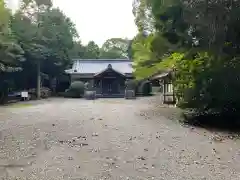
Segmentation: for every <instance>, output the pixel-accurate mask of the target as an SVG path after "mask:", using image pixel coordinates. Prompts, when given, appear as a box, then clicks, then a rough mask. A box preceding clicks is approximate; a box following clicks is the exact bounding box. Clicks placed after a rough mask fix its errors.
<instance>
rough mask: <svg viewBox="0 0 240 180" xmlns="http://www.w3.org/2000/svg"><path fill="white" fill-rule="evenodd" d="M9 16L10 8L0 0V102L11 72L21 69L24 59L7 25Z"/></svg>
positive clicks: (3, 96) (10, 82) (4, 94)
mask: <svg viewBox="0 0 240 180" xmlns="http://www.w3.org/2000/svg"><path fill="white" fill-rule="evenodd" d="M10 18H11V12H10V10H9V9H7V8H6V7H5V4H4V1H3V0H0V103H2V102H3V100H4V99H5V96H6V95H7V93H8V90H9V88H10V86H11V85H12V80H11V79H12V77H11V75H12V72H15V71H19V70H21V67H20V63H21V62H22V61H23V60H24V57H23V53H24V52H23V50H22V48H21V47H20V46H19V45H18V44H17V42H16V40H15V39H14V36H13V34H12V31H11V29H10V27H9V22H10ZM10 77H11V78H10Z"/></svg>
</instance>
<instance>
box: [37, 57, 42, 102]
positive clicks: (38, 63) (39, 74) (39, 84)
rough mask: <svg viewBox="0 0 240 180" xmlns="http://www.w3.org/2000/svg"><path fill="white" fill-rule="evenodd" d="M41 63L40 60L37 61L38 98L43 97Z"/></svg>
mask: <svg viewBox="0 0 240 180" xmlns="http://www.w3.org/2000/svg"><path fill="white" fill-rule="evenodd" d="M40 69H41V65H40V61H38V62H37V89H36V94H37V99H40V98H41V70H40Z"/></svg>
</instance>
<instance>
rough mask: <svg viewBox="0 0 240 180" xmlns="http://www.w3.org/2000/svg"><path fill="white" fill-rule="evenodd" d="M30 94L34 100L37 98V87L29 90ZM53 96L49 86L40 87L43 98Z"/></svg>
mask: <svg viewBox="0 0 240 180" xmlns="http://www.w3.org/2000/svg"><path fill="white" fill-rule="evenodd" d="M28 93H29V95H30V96H31V99H32V100H34V99H36V98H37V89H36V88H33V89H29V90H28ZM50 96H51V89H49V88H47V87H42V88H41V89H40V97H41V98H44V99H45V98H48V97H50Z"/></svg>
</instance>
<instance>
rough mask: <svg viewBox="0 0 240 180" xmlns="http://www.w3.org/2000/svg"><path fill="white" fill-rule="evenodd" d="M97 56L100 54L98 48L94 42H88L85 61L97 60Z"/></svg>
mask: <svg viewBox="0 0 240 180" xmlns="http://www.w3.org/2000/svg"><path fill="white" fill-rule="evenodd" d="M99 54H100V48H99V46H98V45H97V44H96V43H95V42H94V41H90V42H89V43H88V44H87V46H86V50H85V54H84V58H85V59H98V58H99Z"/></svg>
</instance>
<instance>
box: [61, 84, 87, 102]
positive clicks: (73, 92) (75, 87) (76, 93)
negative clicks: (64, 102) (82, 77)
mask: <svg viewBox="0 0 240 180" xmlns="http://www.w3.org/2000/svg"><path fill="white" fill-rule="evenodd" d="M84 89H85V86H84V83H83V82H82V81H74V82H72V83H71V85H70V87H69V89H67V90H66V91H65V97H72V98H80V97H83V95H84Z"/></svg>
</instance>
